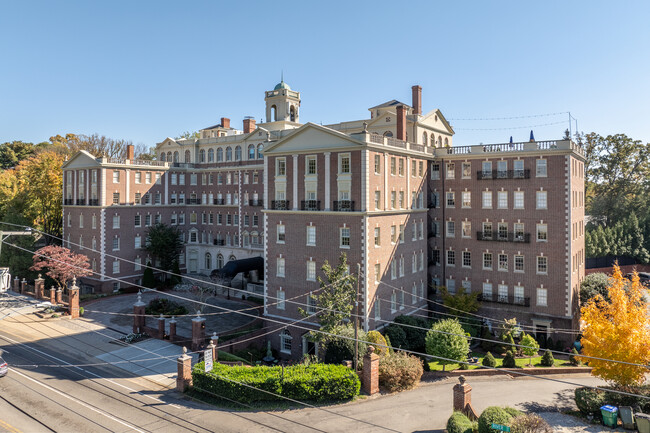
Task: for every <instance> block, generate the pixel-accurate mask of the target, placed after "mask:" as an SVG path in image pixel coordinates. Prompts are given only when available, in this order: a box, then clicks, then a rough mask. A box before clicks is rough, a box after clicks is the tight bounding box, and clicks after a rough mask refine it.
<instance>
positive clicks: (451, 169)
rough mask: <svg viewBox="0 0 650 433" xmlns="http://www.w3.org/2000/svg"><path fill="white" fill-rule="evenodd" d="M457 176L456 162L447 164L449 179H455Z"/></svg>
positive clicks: (447, 176)
mask: <svg viewBox="0 0 650 433" xmlns="http://www.w3.org/2000/svg"><path fill="white" fill-rule="evenodd" d="M455 177H456V164H454V163H453V162H450V163H448V164H447V174H446V178H447V179H454V178H455Z"/></svg>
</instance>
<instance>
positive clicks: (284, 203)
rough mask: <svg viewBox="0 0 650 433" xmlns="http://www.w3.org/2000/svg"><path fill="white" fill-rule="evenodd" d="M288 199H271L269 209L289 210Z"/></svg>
mask: <svg viewBox="0 0 650 433" xmlns="http://www.w3.org/2000/svg"><path fill="white" fill-rule="evenodd" d="M289 205H290V203H289V200H272V201H271V209H275V210H289V209H290V206H289Z"/></svg>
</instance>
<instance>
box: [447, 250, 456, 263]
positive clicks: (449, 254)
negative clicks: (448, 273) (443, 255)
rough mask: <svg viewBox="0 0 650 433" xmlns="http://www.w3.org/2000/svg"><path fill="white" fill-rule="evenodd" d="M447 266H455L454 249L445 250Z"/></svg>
mask: <svg viewBox="0 0 650 433" xmlns="http://www.w3.org/2000/svg"><path fill="white" fill-rule="evenodd" d="M447 266H456V252H455V251H454V250H448V251H447Z"/></svg>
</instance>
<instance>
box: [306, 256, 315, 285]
mask: <svg viewBox="0 0 650 433" xmlns="http://www.w3.org/2000/svg"><path fill="white" fill-rule="evenodd" d="M307 281H316V262H314V261H313V260H310V261H308V262H307Z"/></svg>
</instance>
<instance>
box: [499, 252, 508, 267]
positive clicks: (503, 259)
mask: <svg viewBox="0 0 650 433" xmlns="http://www.w3.org/2000/svg"><path fill="white" fill-rule="evenodd" d="M499 270H500V271H507V270H508V255H507V254H499Z"/></svg>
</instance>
